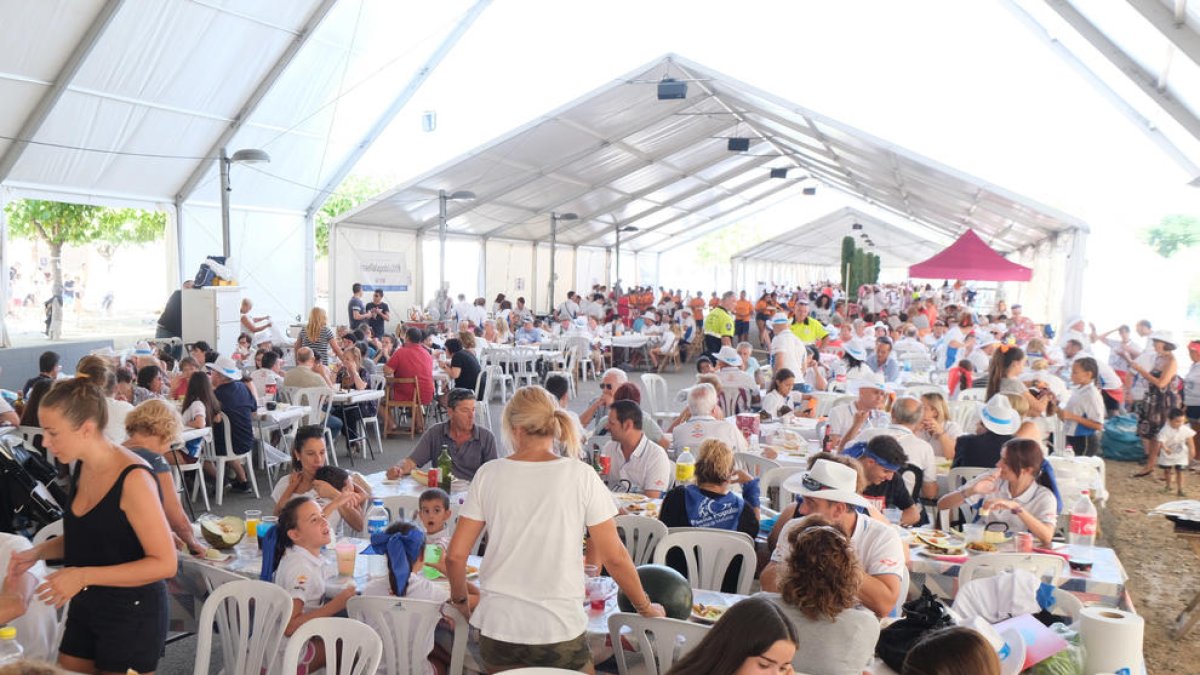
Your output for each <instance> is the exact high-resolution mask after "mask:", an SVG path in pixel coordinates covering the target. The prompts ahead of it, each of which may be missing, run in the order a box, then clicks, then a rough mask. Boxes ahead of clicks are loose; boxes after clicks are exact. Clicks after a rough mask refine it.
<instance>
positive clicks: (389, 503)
mask: <svg viewBox="0 0 1200 675" xmlns="http://www.w3.org/2000/svg"><path fill="white" fill-rule="evenodd" d="M375 499H382V500H383V508H385V509H387V510H388V513H389V514H391V522H395V521H397V520H412V521H415V520H417V514H418V512H419V511H420V510H421V498H420V495H391V496H388V497H375Z"/></svg>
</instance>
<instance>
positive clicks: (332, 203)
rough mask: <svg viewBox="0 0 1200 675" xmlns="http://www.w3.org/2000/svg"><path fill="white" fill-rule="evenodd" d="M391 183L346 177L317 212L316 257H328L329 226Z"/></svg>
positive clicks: (359, 177) (374, 179)
mask: <svg viewBox="0 0 1200 675" xmlns="http://www.w3.org/2000/svg"><path fill="white" fill-rule="evenodd" d="M391 183H392V182H391V181H389V180H385V179H382V178H375V177H372V176H359V175H352V176H347V177H346V180H344V181H342V184H341V185H339V186H338V187H337V190H334V192H333V194H331V195H329V199H326V200H325V203H324V204H322V205H321V210H319V211H317V217H316V221H317V235H316V238H317V257H319V258H324V257H325V256H328V255H329V226H330V225H331V224H333V221H334V220H337V217H338V216H340V215H342V214H343V213H345V212H347V211H349V210H351V209H353V208H354V207H356V206H358V205H359V204H361V203H363V202H365V201H367V200H368V199H370V198H372V197H374V196H375V195H377V194H379V193H380V192H383V191H384V190H386V189H387V188H388V186H390V185H391Z"/></svg>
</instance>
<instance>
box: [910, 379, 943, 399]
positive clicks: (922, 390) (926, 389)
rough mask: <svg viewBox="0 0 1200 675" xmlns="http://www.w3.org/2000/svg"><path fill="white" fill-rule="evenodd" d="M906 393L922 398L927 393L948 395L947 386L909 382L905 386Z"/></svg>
mask: <svg viewBox="0 0 1200 675" xmlns="http://www.w3.org/2000/svg"><path fill="white" fill-rule="evenodd" d="M904 393H905V394H907V395H908V396H913V397H916V398H920V397H921V396H923V395H925V394H941V395H942V396H943V397H945V396H948V393H947V392H946V388H945V387H943V386H942V385H940V384H918V383H914V384H909V385H906V386H905V387H904Z"/></svg>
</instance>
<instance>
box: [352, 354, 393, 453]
mask: <svg viewBox="0 0 1200 675" xmlns="http://www.w3.org/2000/svg"><path fill="white" fill-rule="evenodd" d="M377 377H382V376H381V375H372V376H371V389H372V390H375V391H382V390H383V387H384V385H385V384H386V379H383V380H376V378H377ZM376 382H379V386H375V383H376ZM382 406H383V399H379V400H377V401H375V414H374V415H371V416H370V417H367V416H366V415H362V416H361V417H360V418H359V422H358V423H359V429H360V431H361V432H362V433H361V434H360V436H361V437H362V439H363V447H364V448H365V449H367V450H368V451H370V453H371V461H375V451H374V450H372V449H371V439H370V437H369V436H367V427H370V428H372V429H374V430H375V446H376V447H378V448H379V454H380V455H382V454H383V433H382V432H381V431H380V428H379V408H381V407H382ZM358 409H359V410H362V409H363V408H362V406H359V407H358ZM364 459H366V458H365V457H364Z"/></svg>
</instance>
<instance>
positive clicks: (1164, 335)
mask: <svg viewBox="0 0 1200 675" xmlns="http://www.w3.org/2000/svg"><path fill="white" fill-rule="evenodd" d="M1150 339H1151V340H1157V341H1159V342H1164V343H1166V344H1168V345H1170V346H1171V349H1174V348H1176V347H1178V346H1179V345H1177V344H1176V343H1175V338H1174V336H1172V335H1171V331H1169V330H1156V331H1154V332H1153V333H1151V334H1150Z"/></svg>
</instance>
